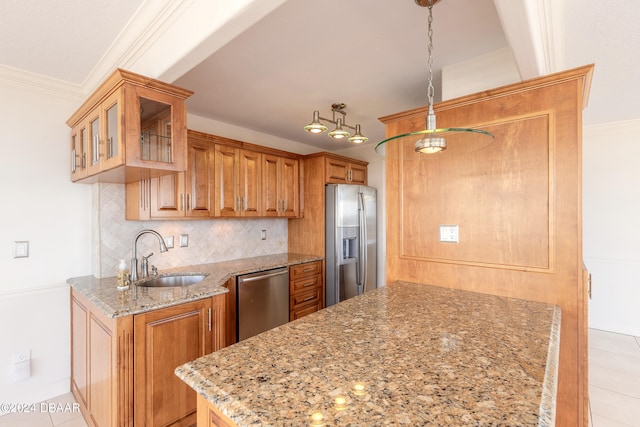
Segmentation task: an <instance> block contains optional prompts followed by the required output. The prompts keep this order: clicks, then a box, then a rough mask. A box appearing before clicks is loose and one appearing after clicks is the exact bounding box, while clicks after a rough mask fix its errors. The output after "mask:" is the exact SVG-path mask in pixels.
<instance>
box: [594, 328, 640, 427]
mask: <svg viewBox="0 0 640 427" xmlns="http://www.w3.org/2000/svg"><path fill="white" fill-rule="evenodd" d="M589 397H590V410H591V426H592V427H622V426H636V427H640V337H633V336H630V335H621V334H614V333H611V332H604V331H600V330H597V329H590V330H589Z"/></svg>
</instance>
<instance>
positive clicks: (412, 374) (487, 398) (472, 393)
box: [176, 282, 561, 426]
mask: <svg viewBox="0 0 640 427" xmlns="http://www.w3.org/2000/svg"><path fill="white" fill-rule="evenodd" d="M560 317H561V313H560V309H559V308H558V307H557V306H553V305H550V304H545V303H539V302H532V301H525V300H519V299H512V298H505V297H498V296H492V295H486V294H479V293H473V292H466V291H460V290H453V289H447V288H441V287H436V286H428V285H423V284H415V283H407V282H396V283H391V284H389V285H388V286H386V287H383V288H378V289H376V290H372V291H370V292H368V293H366V294H364V295H361V296H358V297H355V298H352V299H349V300H346V301H344V302H341V303H340V304H337V305H335V306H332V307H329V308H327V309H324V310H320V311H318V312H316V313H313V314H311V315H308V316H306V317H304V318H302V319H299V320H296V321H294V322H290V323H288V324H285V325H282V326H279V327H277V328H275V329H272V330H270V331H267V332H264V333H262V334H259V335H257V336H254V337H252V338H249V339H247V340H244V341H241V342H239V343H237V344H235V345H233V346H230V347H227V348H224V349H222V350H219V351H217V352H214V353H211V354H209V355H207V356H204V357H201V358H199V359H196V360H195V361H192V362H189V363H187V364H185V365H182V366H180V367H178V368H177V369H176V374H177V375H178V377H180V378H181V379H182V380H183V381H185V382H186V383H187V384H188V385H189V386H191V387H192V388H193V389H194V390H195V391H196V392H197V393H199V394H200V395H202V396H203V397H204V398H205V399H207V400H208V401H209V402H211V403H212V404H213V405H214V406H216V407H217V408H218V409H220V411H221V412H223V413H224V414H225V415H227V416H228V417H229V418H230V419H231V420H233V421H234V422H235V423H236V424H237V425H238V426H309V425H326V426H382V425H406V426H417V425H433V426H445V425H447V426H449V425H450V426H463V425H479V426H516V425H517V426H534V425H538V426H552V425H554V422H555V404H556V402H555V396H556V386H557V366H558V353H559V346H560ZM358 387H361V388H362V391H359V390H358V389H357V388H358ZM338 398H343V399H344V405H338V404H336V399H338ZM314 414H316V415H315V416H316V417H318V415H317V414H321V416H322V420H321V421H318V422H316V423H314V424H312V416H314Z"/></svg>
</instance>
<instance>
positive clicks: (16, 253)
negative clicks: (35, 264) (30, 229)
mask: <svg viewBox="0 0 640 427" xmlns="http://www.w3.org/2000/svg"><path fill="white" fill-rule="evenodd" d="M13 257H14V258H28V257H29V241H28V240H20V241H15V242H14V243H13Z"/></svg>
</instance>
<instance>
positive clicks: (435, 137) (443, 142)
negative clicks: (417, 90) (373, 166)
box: [376, 0, 494, 155]
mask: <svg viewBox="0 0 640 427" xmlns="http://www.w3.org/2000/svg"><path fill="white" fill-rule="evenodd" d="M439 1H440V0H415V2H416V4H417V5H419V6H423V7H426V8H428V10H429V15H428V19H427V35H428V40H429V42H428V45H427V50H428V52H429V61H428V76H429V79H428V86H427V97H428V102H429V110H428V112H427V117H426V119H425V122H426V123H425V125H426V126H425V127H426V129H424V130H420V131H416V132H410V133H405V134H402V135H396V136H392V137H390V138H387V139H385V140H384V141H382V142H379V143H378V144H377V145H376V152H378V153H379V154H382V155H384V153H385V150H384V148H385V146H386V145H385V144H388V143H389V142H391V141H396V140H397V141H400V142H405V141H412V142H413V143H414V150H415V151H416V152H417V153H424V154H435V153H441V152H443V151H445V150H447V149H451V150H453V151H475V150H479V149H481V148H485V147H487V146H488V145H490V144H491V143H492V142H493V139H494V136H493V134H491V133H489V132H487V131H484V130H481V129H472V128H458V127H449V128H441V129H438V128H437V126H436V114H435V112H434V111H433V98H434V92H435V90H434V88H433V28H432V23H433V11H432V9H433V6H434V5H435V4H436V3H438V2H439ZM454 134H456V137H455V138H453V139H452V140H451V144H447V139H446V138H445V137H446V136H449V135H454ZM459 136H466V137H465V138H460V137H459ZM468 136H474V138H469V137H468Z"/></svg>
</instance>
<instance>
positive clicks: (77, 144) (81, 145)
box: [71, 122, 88, 181]
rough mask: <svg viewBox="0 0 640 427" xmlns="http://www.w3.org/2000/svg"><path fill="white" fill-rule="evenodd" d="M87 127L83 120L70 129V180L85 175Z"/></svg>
mask: <svg viewBox="0 0 640 427" xmlns="http://www.w3.org/2000/svg"><path fill="white" fill-rule="evenodd" d="M87 136H88V135H87V127H86V123H85V122H81V123H80V124H79V125H78V126H76V127H74V128H73V129H72V130H71V180H72V181H77V180H79V179H82V178H85V177H86V176H87Z"/></svg>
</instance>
